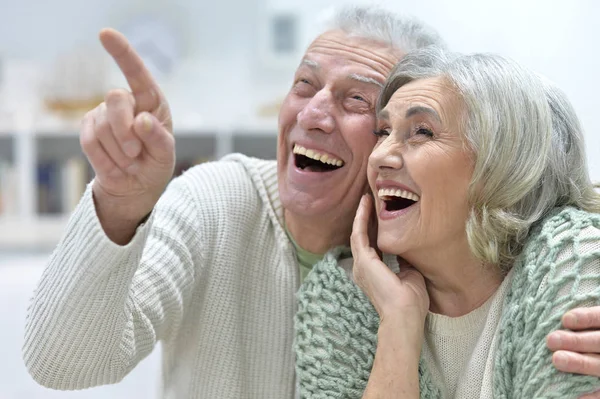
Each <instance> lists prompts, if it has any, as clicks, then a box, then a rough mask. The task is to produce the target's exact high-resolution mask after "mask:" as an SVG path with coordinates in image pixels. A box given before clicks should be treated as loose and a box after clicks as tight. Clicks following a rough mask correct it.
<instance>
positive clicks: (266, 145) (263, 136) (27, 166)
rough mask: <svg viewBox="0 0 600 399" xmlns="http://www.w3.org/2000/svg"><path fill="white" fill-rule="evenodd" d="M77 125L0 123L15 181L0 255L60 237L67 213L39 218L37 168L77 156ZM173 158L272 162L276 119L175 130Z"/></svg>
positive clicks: (0, 155)
mask: <svg viewBox="0 0 600 399" xmlns="http://www.w3.org/2000/svg"><path fill="white" fill-rule="evenodd" d="M78 130H79V123H78V122H69V123H66V122H65V123H61V124H56V123H53V124H52V123H50V124H48V123H47V124H39V125H37V126H34V125H29V126H28V125H27V124H26V123H20V124H19V123H12V124H8V123H5V122H4V123H3V122H2V121H0V161H5V162H6V161H8V163H10V164H12V165H13V167H14V169H15V173H16V181H17V184H16V186H17V190H16V197H17V198H16V203H17V207H16V208H17V209H16V212H15V213H14V214H10V215H3V214H0V251H3V250H28V249H36V250H37V249H51V248H53V247H54V246H55V245H56V244H57V243H58V241H59V239H60V237H61V236H62V234H63V232H64V229H65V227H66V223H67V221H68V218H69V216H70V213H62V214H39V213H38V204H37V198H38V182H37V166H38V163H39V162H40V161H41V160H44V159H62V158H64V157H68V156H77V155H80V156H81V158H82V159H84V158H83V154H82V152H81V148H80V145H79V131H78ZM175 137H176V141H175V143H176V154H177V159H178V160H180V159H186V158H187V159H191V158H193V159H199V158H210V159H219V158H221V157H222V156H223V155H226V154H228V153H231V152H241V153H245V154H247V155H250V156H256V157H261V158H266V159H274V158H275V155H276V147H277V145H276V142H277V121H276V118H268V119H251V120H247V119H246V120H241V121H238V122H236V123H230V124H229V125H228V126H222V125H218V124H198V123H189V124H180V125H176V126H175Z"/></svg>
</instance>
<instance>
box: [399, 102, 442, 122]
mask: <svg viewBox="0 0 600 399" xmlns="http://www.w3.org/2000/svg"><path fill="white" fill-rule="evenodd" d="M419 114H427V115H430V116H432V117H434V118H435V119H437V121H438V122H440V123H442V118H440V115H439V114H438V113H437V111H436V110H435V109H433V108H429V107H424V106H422V105H415V106H413V107H410V108H409V109H407V110H406V115H405V116H404V117H405V118H406V119H408V118H410V117H411V116H415V115H419Z"/></svg>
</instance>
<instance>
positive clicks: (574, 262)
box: [515, 207, 600, 300]
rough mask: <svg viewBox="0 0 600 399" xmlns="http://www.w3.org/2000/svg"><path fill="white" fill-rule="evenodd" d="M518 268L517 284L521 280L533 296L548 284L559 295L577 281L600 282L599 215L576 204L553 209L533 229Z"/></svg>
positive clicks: (522, 286)
mask: <svg viewBox="0 0 600 399" xmlns="http://www.w3.org/2000/svg"><path fill="white" fill-rule="evenodd" d="M515 269H516V270H515V280H516V281H515V284H516V285H519V283H517V281H519V280H521V285H520V286H521V288H522V289H525V288H527V290H528V291H531V292H530V293H531V294H534V293H535V294H534V295H540V294H541V293H542V292H544V290H545V289H546V288H547V287H548V285H553V286H555V288H557V294H558V293H559V292H561V293H564V292H565V290H563V291H561V290H560V289H559V288H560V287H561V286H564V285H565V284H567V285H569V286H572V284H574V283H575V280H577V281H580V280H582V279H584V280H589V281H592V280H593V281H600V215H599V214H596V213H591V212H586V211H583V210H581V209H577V208H573V207H564V208H559V209H554V210H553V211H552V212H551V213H550V214H549V215H548V216H546V217H545V218H544V219H543V220H541V221H540V222H539V223H537V225H536V226H534V227H533V228H532V230H531V232H530V234H529V237H528V239H527V241H526V243H525V245H524V247H523V252H522V253H521V255H520V256H519V258H518V260H517V262H516V264H515ZM546 293H547V292H546ZM571 294H576V293H574V292H572V293H571ZM556 299H557V300H558V297H557V298H556Z"/></svg>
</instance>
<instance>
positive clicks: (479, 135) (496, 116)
mask: <svg viewBox="0 0 600 399" xmlns="http://www.w3.org/2000/svg"><path fill="white" fill-rule="evenodd" d="M432 77H442V78H443V79H445V80H446V82H447V83H449V84H450V86H451V87H452V89H453V90H454V91H456V92H457V94H458V95H459V97H460V98H461V99H462V101H463V102H464V104H465V108H466V115H465V118H464V119H463V120H462V124H463V128H462V129H463V131H464V135H465V145H466V146H467V147H468V149H469V150H471V151H472V152H473V153H474V155H475V157H474V170H473V178H472V181H471V184H470V187H469V194H468V195H469V203H470V205H471V212H470V215H469V218H468V220H467V223H466V231H467V237H468V240H469V246H470V247H471V250H472V252H473V254H474V255H475V256H477V257H478V258H479V259H480V260H482V261H483V262H485V263H489V264H494V265H497V266H499V267H500V268H501V269H502V270H503V271H505V272H506V271H507V270H509V269H510V267H512V264H513V263H514V260H515V258H516V257H517V256H518V255H519V253H520V252H521V249H522V246H523V244H524V241H525V239H526V237H527V234H528V233H529V230H530V228H531V226H532V225H533V224H534V223H536V222H537V221H539V220H541V219H542V218H543V217H544V216H545V215H547V214H548V213H549V212H550V211H551V210H552V209H553V208H555V207H561V206H574V207H577V208H580V209H583V210H586V211H589V212H600V195H599V194H598V193H596V192H595V190H594V186H593V184H592V183H591V181H590V177H589V174H588V168H587V161H586V155H585V144H584V138H583V133H582V129H581V125H580V123H579V120H578V118H577V116H576V114H575V111H574V109H573V107H572V106H571V104H570V102H569V101H568V99H567V97H566V96H565V94H564V93H563V92H562V91H561V90H559V89H558V88H557V87H556V86H555V85H554V84H552V83H551V82H549V81H547V80H545V79H544V78H542V77H540V76H538V75H536V74H535V73H533V72H531V71H529V70H527V69H526V68H524V67H522V66H520V65H519V64H517V63H516V62H514V61H511V60H508V59H505V58H502V57H500V56H498V55H492V54H474V55H458V54H451V53H444V52H443V51H440V50H436V49H425V50H420V51H416V52H413V53H411V54H408V55H407V56H405V57H404V58H403V59H402V61H400V63H398V64H397V65H396V67H395V68H394V69H393V70H392V72H391V73H390V76H389V78H388V80H387V82H386V85H385V87H384V89H383V91H382V93H381V96H380V98H379V101H378V105H377V112H378V113H379V112H380V111H381V110H382V109H383V108H384V107H385V105H386V104H387V103H388V101H389V100H390V98H391V96H392V95H393V94H394V92H395V91H396V90H398V89H399V88H400V87H402V86H403V85H405V84H407V83H409V82H411V81H414V80H418V79H426V78H432Z"/></svg>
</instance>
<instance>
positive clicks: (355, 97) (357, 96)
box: [352, 95, 367, 102]
mask: <svg viewBox="0 0 600 399" xmlns="http://www.w3.org/2000/svg"><path fill="white" fill-rule="evenodd" d="M352 98H353V99H355V100H358V101H364V102H366V101H367V100H365V99H364V98H363V97H361V96H359V95H356V96H353V97H352Z"/></svg>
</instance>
